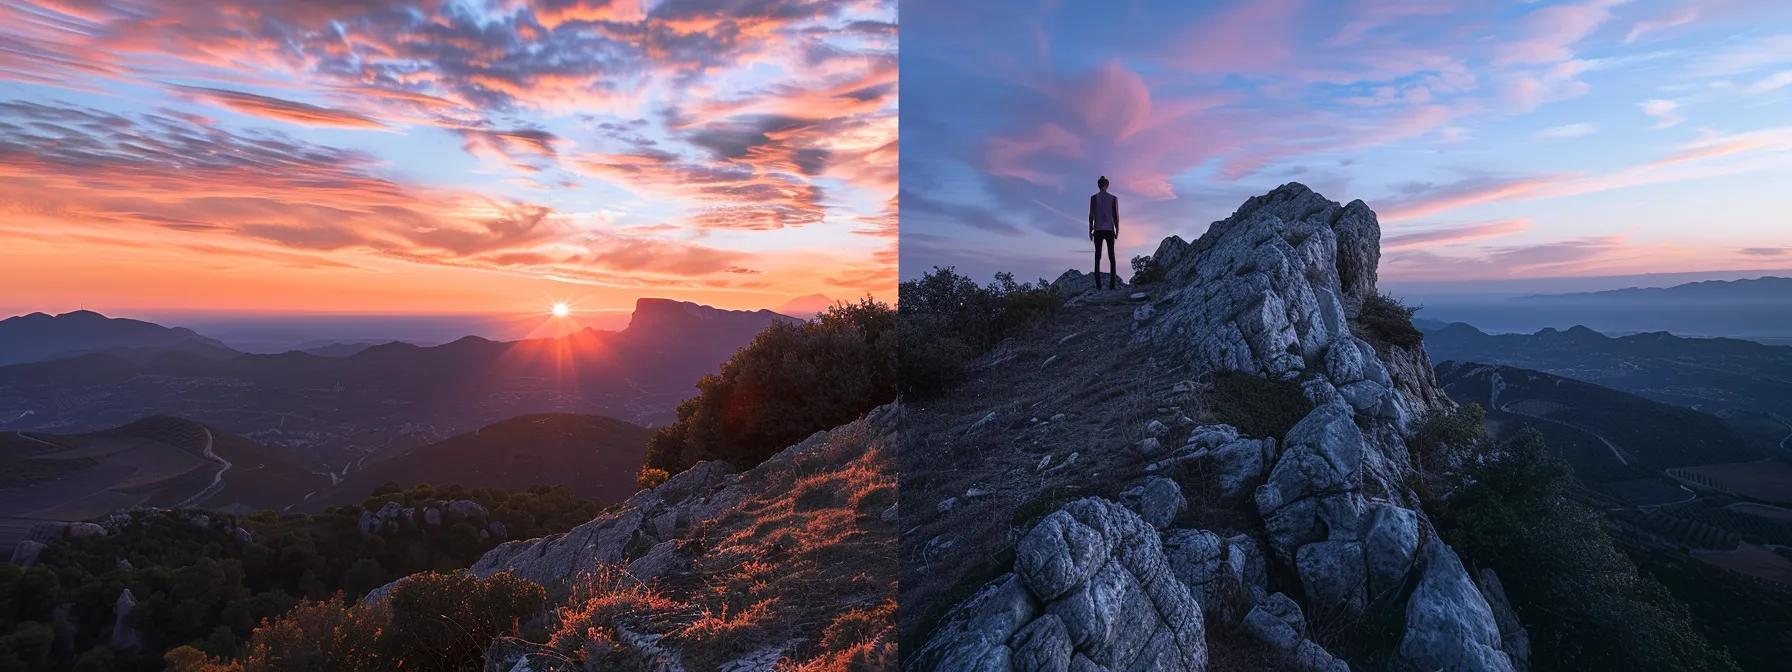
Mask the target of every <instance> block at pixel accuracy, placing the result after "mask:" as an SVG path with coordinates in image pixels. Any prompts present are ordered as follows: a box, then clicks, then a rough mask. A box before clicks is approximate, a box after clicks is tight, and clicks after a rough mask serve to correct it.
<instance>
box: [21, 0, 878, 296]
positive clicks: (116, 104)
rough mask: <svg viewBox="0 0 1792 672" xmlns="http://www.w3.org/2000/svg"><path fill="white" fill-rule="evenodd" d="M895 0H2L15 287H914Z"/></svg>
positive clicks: (261, 291)
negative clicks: (900, 134) (904, 255)
mask: <svg viewBox="0 0 1792 672" xmlns="http://www.w3.org/2000/svg"><path fill="white" fill-rule="evenodd" d="M895 21H896V10H895V2H894V0H850V1H838V0H829V1H816V0H753V1H750V2H738V1H731V0H534V1H526V0H420V1H412V2H388V1H386V0H328V1H323V2H287V1H282V0H219V1H217V2H184V1H183V2H176V1H173V0H169V1H168V2H151V1H146V0H26V1H25V2H8V3H5V4H4V5H0V287H4V288H6V290H5V292H3V293H0V314H4V313H11V312H24V311H31V310H45V311H49V312H60V311H64V310H71V309H75V308H92V309H99V310H102V311H123V312H126V313H130V312H133V311H135V312H143V311H146V310H162V311H165V310H213V311H216V310H258V311H326V312H362V311H370V312H388V313H391V312H454V313H480V312H529V311H537V312H545V311H546V310H547V307H548V305H549V302H550V301H552V300H565V301H570V302H571V303H572V304H573V306H574V309H575V310H578V311H594V312H598V311H607V310H614V309H626V308H628V307H631V306H632V305H633V303H634V300H635V298H636V297H639V296H663V297H673V298H679V299H685V300H693V301H699V302H703V303H708V304H711V305H718V306H722V307H729V308H760V307H773V306H777V305H779V304H782V303H784V302H785V301H788V300H790V299H792V298H794V297H797V296H800V295H807V294H812V293H823V294H826V295H828V296H830V297H834V298H837V299H846V298H853V297H857V296H863V295H865V294H867V293H870V294H873V295H876V296H878V297H880V298H885V299H889V298H893V296H892V295H893V294H894V282H895V276H896V251H895V245H896V237H895V236H896V229H895V226H896V224H895V212H894V209H895V200H894V199H895V196H896V91H897V87H896V84H897V80H896V66H897V63H896V25H895Z"/></svg>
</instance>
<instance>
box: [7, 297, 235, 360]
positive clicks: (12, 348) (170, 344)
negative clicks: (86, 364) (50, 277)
mask: <svg viewBox="0 0 1792 672" xmlns="http://www.w3.org/2000/svg"><path fill="white" fill-rule="evenodd" d="M164 348H166V349H177V350H181V351H185V352H189V353H193V354H198V355H210V356H222V355H230V354H233V353H235V352H236V351H234V350H231V349H230V348H229V347H228V346H226V345H224V344H223V343H220V342H218V341H216V340H213V339H210V338H206V337H204V336H201V335H199V334H197V333H194V332H193V330H191V329H186V328H182V327H164V326H162V325H159V324H155V323H153V322H144V321H141V320H131V319H125V318H118V317H106V316H104V315H101V314H99V313H96V312H93V311H90V310H77V311H74V312H69V313H63V314H61V315H48V314H45V313H31V314H29V315H19V316H17V317H9V318H6V319H4V320H0V366H4V365H8V364H19V363H22V362H38V361H44V360H49V359H56V358H59V357H69V356H73V355H78V354H82V353H89V352H98V351H104V350H123V351H127V352H128V351H140V350H150V349H164Z"/></svg>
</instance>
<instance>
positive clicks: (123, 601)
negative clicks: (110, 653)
mask: <svg viewBox="0 0 1792 672" xmlns="http://www.w3.org/2000/svg"><path fill="white" fill-rule="evenodd" d="M135 611H137V596H136V595H133V594H131V589H129V588H126V589H124V592H121V593H119V594H118V601H117V602H115V603H113V605H112V646H113V648H118V649H124V650H127V651H133V650H136V649H137V648H138V647H141V646H143V635H142V634H141V633H139V632H137V626H134V625H131V614H132V613H133V612H135Z"/></svg>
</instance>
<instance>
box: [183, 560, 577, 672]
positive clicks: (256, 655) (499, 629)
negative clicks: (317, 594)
mask: <svg viewBox="0 0 1792 672" xmlns="http://www.w3.org/2000/svg"><path fill="white" fill-rule="evenodd" d="M545 601H546V592H545V591H543V590H542V588H541V586H538V585H535V584H534V583H530V582H528V581H525V580H522V579H519V578H516V577H514V576H511V575H509V574H497V575H494V576H490V577H486V578H479V577H474V576H468V575H465V574H434V573H426V574H417V575H414V576H412V577H410V578H409V579H406V580H405V581H404V582H402V583H400V584H398V585H397V586H395V587H393V589H392V593H391V595H389V596H387V597H386V599H384V600H382V601H380V602H377V603H371V604H363V603H356V602H350V601H348V600H345V599H343V598H342V596H341V595H337V596H335V597H332V598H329V599H326V600H319V601H316V602H310V601H307V602H303V603H300V604H299V605H298V606H297V607H294V608H293V609H292V610H291V611H289V612H287V613H286V614H284V615H282V616H280V617H279V618H275V619H269V620H267V621H264V622H263V623H262V624H261V626H260V627H258V628H256V629H255V633H254V634H253V635H251V636H250V638H249V643H248V646H247V650H246V652H245V653H244V655H243V657H242V659H241V660H238V661H231V660H228V659H227V658H223V657H214V656H211V655H208V654H207V653H206V652H204V651H201V650H200V649H198V648H195V647H192V646H181V647H177V648H175V649H173V650H170V651H169V652H168V653H167V654H166V655H165V656H164V657H163V661H164V662H165V663H166V664H167V667H168V670H170V672H294V671H296V672H336V671H341V672H363V671H365V672H383V671H386V670H417V671H419V672H450V671H456V670H477V669H480V667H481V666H482V663H483V662H484V659H485V650H486V649H487V648H489V647H490V646H491V644H492V642H493V640H496V639H498V638H500V637H506V636H515V635H517V633H518V630H519V626H518V624H519V623H520V622H521V620H522V619H524V618H528V617H529V616H532V615H534V614H535V613H537V612H539V611H541V609H542V607H543V605H544V603H545Z"/></svg>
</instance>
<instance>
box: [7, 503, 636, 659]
mask: <svg viewBox="0 0 1792 672" xmlns="http://www.w3.org/2000/svg"><path fill="white" fill-rule="evenodd" d="M444 496H445V497H450V498H454V499H461V498H465V499H470V500H473V501H475V502H477V503H479V504H480V505H481V506H483V507H485V509H486V510H487V512H488V513H489V520H491V521H496V522H499V523H502V524H503V525H504V527H505V529H506V532H507V535H506V536H507V537H510V538H527V537H537V536H541V535H544V534H548V533H552V532H563V531H565V530H567V529H569V528H571V527H573V526H575V525H578V524H580V523H583V522H586V521H588V520H590V519H591V518H593V517H594V516H596V515H597V513H598V512H599V511H601V510H602V507H601V505H599V504H598V503H597V502H594V501H591V500H585V499H580V498H578V497H577V496H575V495H573V494H572V491H571V490H569V489H567V488H564V487H546V486H538V487H533V488H530V489H528V490H525V491H522V492H506V491H502V490H497V489H494V488H464V487H459V486H447V487H416V488H412V489H410V490H403V489H400V488H397V487H396V486H394V487H390V488H382V490H381V492H380V495H379V496H378V497H373V498H370V499H369V500H367V502H366V503H365V504H364V506H365V507H366V508H363V507H362V506H342V507H334V508H331V509H328V510H325V511H322V512H318V513H280V512H275V511H263V512H260V513H256V514H253V515H249V516H245V517H241V518H236V517H232V516H228V515H225V514H220V513H217V512H209V513H208V514H207V515H208V516H209V517H210V518H211V520H212V524H211V525H209V526H201V525H196V524H194V522H193V520H194V519H193V517H192V516H193V515H194V514H196V513H198V512H188V511H168V512H157V511H137V512H133V513H131V514H130V518H129V520H128V521H127V522H123V523H121V524H119V525H118V526H117V527H116V528H115V529H114V530H113V531H112V533H111V534H107V535H103V536H94V537H88V538H84V539H72V540H66V541H58V542H56V543H52V544H50V546H49V547H48V548H47V549H46V550H45V551H44V552H43V554H42V557H41V558H40V563H39V564H38V565H36V566H33V567H30V568H21V567H18V566H16V565H8V564H0V638H3V637H5V636H6V635H8V634H9V633H14V632H15V631H16V630H20V629H21V628H24V627H25V625H24V624H27V623H33V622H35V623H53V622H56V621H57V620H58V619H59V618H64V616H59V615H58V613H59V609H60V607H61V605H64V604H67V605H71V606H70V607H69V611H68V612H67V613H66V616H65V617H66V619H67V621H66V622H68V623H70V624H72V626H73V627H71V628H67V629H54V633H53V635H54V637H55V645H54V646H53V647H52V648H51V649H50V656H51V660H50V661H49V663H48V664H47V665H44V666H37V665H35V661H33V665H31V666H29V667H28V668H26V669H54V670H67V669H79V670H159V669H162V667H163V666H164V665H169V664H172V663H169V662H167V661H166V660H164V657H163V655H164V652H170V651H172V650H175V649H179V648H181V647H183V646H185V647H187V648H189V649H190V650H191V651H192V652H194V653H197V654H199V655H200V657H201V658H203V657H205V656H213V657H219V658H223V657H228V656H229V655H231V654H234V653H236V652H237V651H239V650H240V649H241V647H242V646H243V645H244V643H245V642H248V641H249V640H250V639H251V636H252V633H253V632H255V630H256V627H257V623H260V622H262V621H264V620H267V619H277V618H278V617H280V616H281V615H282V614H285V613H287V612H288V611H290V610H292V609H293V608H294V607H295V606H296V605H298V604H300V603H301V602H303V601H305V600H310V601H311V602H305V603H306V604H315V603H317V602H320V601H325V600H328V599H329V597H330V596H331V595H333V594H337V593H344V594H345V596H346V597H347V598H349V599H353V598H356V597H359V596H360V595H361V594H363V593H364V592H366V591H367V590H369V589H371V588H375V587H378V586H381V585H384V584H386V583H387V582H389V581H391V580H392V579H395V578H398V577H401V576H405V575H408V574H412V573H415V572H427V571H434V570H440V571H447V570H453V569H459V568H462V567H466V566H468V565H470V564H472V563H473V562H474V561H475V560H477V559H478V558H479V557H480V556H481V555H483V554H484V553H485V552H486V551H487V550H490V549H491V548H492V547H493V546H496V545H497V544H498V543H500V542H502V541H504V537H499V536H496V535H489V534H488V535H486V536H485V537H484V538H483V539H482V538H481V536H480V532H481V531H482V530H483V529H484V525H483V524H480V523H468V522H466V521H462V520H459V519H456V518H452V517H450V518H448V519H446V520H444V521H443V523H442V525H440V526H438V527H426V526H421V525H419V526H413V527H400V528H398V529H385V530H382V531H379V532H375V533H373V534H371V535H367V536H364V535H363V534H362V532H361V530H360V528H359V522H360V518H361V515H362V513H363V512H365V511H369V510H377V509H378V508H379V507H380V506H382V505H384V504H385V503H387V502H396V503H398V504H400V505H403V506H413V507H422V506H429V505H439V500H435V499H431V498H432V497H444ZM237 526H240V527H242V528H244V529H245V530H246V531H247V532H249V534H250V536H249V540H248V541H244V540H242V539H239V538H237V535H236V534H235V533H234V530H235V527H237ZM120 560H126V561H129V565H127V566H121V564H120ZM126 588H129V589H130V590H131V592H132V594H133V595H135V596H136V599H137V609H136V611H135V613H134V616H133V617H132V619H133V621H134V625H136V626H137V629H138V631H139V632H140V633H141V637H142V646H141V647H139V648H138V649H135V650H125V649H114V648H112V647H110V646H107V645H106V641H107V639H106V636H107V634H108V631H109V629H110V628H111V626H112V622H113V609H114V605H115V604H116V602H117V600H118V596H119V594H120V593H121V592H123V591H124V589H126ZM316 616H317V615H316V614H313V617H316ZM30 636H36V635H35V634H32V635H30ZM17 641H18V642H20V643H26V644H28V643H30V642H31V641H35V640H31V639H30V637H25V638H24V639H19V640H17ZM4 646H5V645H4V644H3V643H0V648H3V647H4ZM27 648H28V647H27ZM183 660H185V661H186V662H190V663H192V664H193V665H200V664H201V663H200V662H194V661H199V660H200V658H194V657H192V656H190V655H188V656H186V657H185V658H183ZM214 662H215V661H214ZM7 664H8V660H7V654H6V653H5V651H0V670H4V669H5V668H6V665H7ZM183 664H184V663H183ZM374 669H380V668H374Z"/></svg>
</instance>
